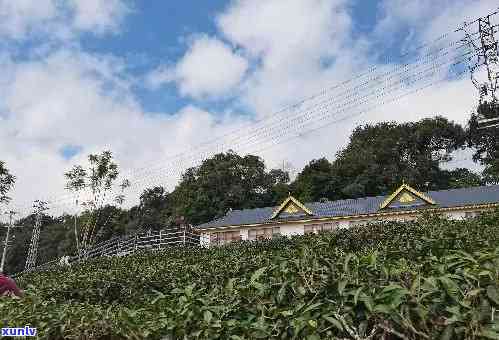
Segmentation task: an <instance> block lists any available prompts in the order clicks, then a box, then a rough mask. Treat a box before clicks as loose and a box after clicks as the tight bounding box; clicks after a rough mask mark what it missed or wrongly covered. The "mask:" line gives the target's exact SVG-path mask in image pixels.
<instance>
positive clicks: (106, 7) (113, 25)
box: [69, 0, 131, 33]
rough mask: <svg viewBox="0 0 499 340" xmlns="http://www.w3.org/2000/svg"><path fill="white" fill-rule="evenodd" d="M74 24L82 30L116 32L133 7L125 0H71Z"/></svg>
mask: <svg viewBox="0 0 499 340" xmlns="http://www.w3.org/2000/svg"><path fill="white" fill-rule="evenodd" d="M69 3H70V4H71V7H72V9H73V11H74V21H73V24H74V26H75V28H77V29H79V30H82V31H91V32H96V33H105V32H109V31H110V32H115V31H116V30H117V29H118V28H119V25H120V24H121V21H122V19H123V18H124V17H125V16H126V15H127V14H128V13H130V11H131V9H130V7H129V6H127V4H126V3H125V2H123V0H69Z"/></svg>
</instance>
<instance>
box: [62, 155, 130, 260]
mask: <svg viewBox="0 0 499 340" xmlns="http://www.w3.org/2000/svg"><path fill="white" fill-rule="evenodd" d="M88 160H89V163H90V166H89V167H88V168H87V169H85V168H84V167H82V166H81V165H75V166H73V168H72V169H71V170H70V171H69V172H67V173H65V177H66V179H67V183H66V189H68V190H70V191H72V192H74V193H75V194H76V195H77V196H78V195H79V194H81V193H82V192H83V193H84V194H87V197H88V198H87V199H84V200H83V202H81V203H80V204H81V206H82V207H83V208H84V210H85V212H84V214H82V217H83V223H82V224H83V225H82V227H81V230H80V233H79V234H80V235H81V236H78V235H76V240H77V244H80V246H81V249H80V250H82V251H86V250H88V248H89V247H91V246H92V245H93V244H94V243H95V240H96V233H97V232H99V230H100V229H103V228H105V227H106V226H107V224H108V223H109V221H110V220H111V218H112V217H113V216H114V214H109V215H107V216H106V218H105V219H103V218H102V216H101V215H102V214H103V212H104V211H105V209H104V208H105V207H107V206H109V205H112V204H110V203H109V200H110V196H111V195H113V194H115V193H114V192H113V184H114V183H115V182H116V180H117V179H118V175H119V169H118V165H117V164H116V163H114V162H113V156H112V154H111V152H110V151H104V152H102V154H100V155H98V154H91V155H89V156H88ZM129 186H130V182H129V181H128V180H126V179H125V180H123V181H122V182H121V184H120V185H119V188H120V193H119V194H117V195H116V194H115V195H114V203H116V204H118V205H120V206H121V205H122V204H123V202H124V199H125V196H124V194H123V193H124V190H125V189H126V188H128V187H129ZM77 201H78V200H77ZM108 211H109V209H108ZM100 233H101V234H102V233H103V231H102V230H100ZM80 238H81V240H80ZM80 241H81V242H80Z"/></svg>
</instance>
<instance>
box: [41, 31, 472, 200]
mask: <svg viewBox="0 0 499 340" xmlns="http://www.w3.org/2000/svg"><path fill="white" fill-rule="evenodd" d="M449 36H450V33H446V34H444V35H442V36H440V37H439V38H437V39H435V40H434V41H432V42H429V43H426V44H424V45H422V46H420V47H418V48H416V49H415V50H419V49H422V48H423V47H427V46H434V45H436V44H437V43H438V44H440V43H441V42H442V41H444V39H446V38H447V37H449ZM458 43H459V41H453V42H450V43H448V44H447V45H444V46H438V47H437V48H435V49H434V50H432V51H430V52H428V53H426V54H424V55H422V56H419V57H418V58H417V59H416V61H413V62H412V63H405V64H403V65H398V66H397V67H395V68H393V69H391V70H389V71H387V72H385V73H382V74H381V75H377V76H374V77H371V78H370V79H367V80H365V81H364V82H363V83H360V84H357V85H356V86H355V87H353V88H349V89H346V90H344V91H342V92H340V93H338V94H335V96H332V95H331V92H332V91H333V90H337V89H340V88H344V87H345V85H346V84H350V83H355V82H356V81H361V80H362V79H363V78H364V77H366V76H369V75H371V74H373V73H374V72H375V70H376V69H377V68H380V67H379V66H376V67H372V68H370V69H368V70H367V71H365V72H363V73H360V74H359V75H357V76H355V77H352V78H350V79H348V80H345V81H343V82H342V83H340V84H337V85H335V86H333V87H329V88H327V89H324V90H323V91H321V92H320V93H318V94H316V95H314V96H311V97H308V98H305V99H304V100H302V101H300V102H299V103H297V104H295V105H292V106H288V107H286V108H284V109H283V110H280V111H278V112H277V113H275V114H274V115H267V116H264V117H263V118H262V119H260V120H257V121H256V122H255V123H252V125H251V126H252V127H253V129H252V130H250V131H249V133H247V134H238V132H239V131H241V130H243V129H244V127H242V128H239V129H237V130H234V131H231V132H229V133H227V134H225V135H222V136H219V137H216V138H214V139H213V140H212V141H209V142H207V143H201V144H199V145H197V146H195V147H193V148H191V149H190V151H192V150H197V149H201V152H199V153H197V154H194V155H193V154H190V153H189V152H183V153H179V154H177V155H174V156H171V157H168V158H167V159H168V160H172V161H173V160H178V162H172V164H173V165H174V166H171V164H170V166H169V169H168V171H167V172H166V173H164V174H163V176H161V177H163V178H164V177H165V176H166V175H170V174H172V173H177V172H179V171H181V168H182V166H181V165H182V164H183V163H187V162H189V161H196V160H200V159H201V160H202V159H203V158H204V157H207V156H208V155H210V154H211V153H212V152H213V150H212V149H210V148H209V147H208V146H210V145H211V143H212V142H213V141H219V140H222V142H223V139H224V138H225V137H227V136H230V135H234V134H235V135H236V137H235V139H233V140H231V141H230V142H234V141H240V142H239V143H237V144H235V145H233V146H238V147H241V148H242V149H243V150H244V149H245V148H246V149H252V148H253V147H255V146H259V145H261V144H263V143H262V140H263V142H264V143H270V144H271V145H272V143H273V142H274V141H277V142H279V139H280V138H283V137H285V136H286V134H287V133H288V134H289V132H290V131H293V129H295V130H296V129H297V128H300V129H302V130H303V129H304V127H306V126H307V124H313V123H314V119H316V120H315V122H316V121H319V122H322V121H324V120H327V119H329V118H330V117H331V114H328V111H327V110H329V109H330V106H331V105H332V102H333V101H334V102H336V101H337V102H341V101H344V102H343V103H342V105H337V106H336V107H335V108H336V109H337V110H339V112H345V111H346V110H348V109H352V108H354V107H355V106H356V105H357V106H358V105H361V104H362V105H364V104H366V103H367V102H369V101H370V100H378V99H379V98H383V96H384V95H386V94H387V93H390V91H396V90H400V88H401V87H402V88H403V85H404V84H402V82H401V81H399V82H398V83H399V85H400V86H401V87H397V83H396V82H394V83H391V84H389V85H385V86H384V87H381V88H379V89H376V86H379V83H380V82H381V83H382V82H383V81H385V82H387V81H388V80H390V79H395V78H397V77H398V78H400V77H402V76H403V75H407V74H408V73H409V72H410V71H411V70H415V69H417V68H418V67H422V66H424V65H427V64H430V63H432V62H434V63H436V61H437V60H439V59H440V58H443V57H445V56H447V55H452V53H453V52H454V51H457V50H458V49H460V48H462V47H463V45H462V46H457V47H454V46H456V45H457V44H458ZM409 53H414V52H408V54H409ZM445 66H448V64H446V63H442V64H438V65H436V66H435V67H434V68H432V67H430V68H429V69H425V70H423V71H422V72H423V75H424V72H426V71H427V72H428V75H427V76H428V77H430V76H431V74H433V73H432V72H435V71H436V70H438V69H439V68H440V67H445ZM416 75H417V74H416ZM409 78H410V77H405V78H404V79H405V80H409ZM421 79H425V77H421V78H419V80H421ZM369 90H371V91H370V92H368V93H367V94H366V95H364V97H360V96H359V94H362V93H364V94H365V92H366V91H369ZM356 96H357V97H356ZM320 98H325V99H324V100H322V101H320V102H318V103H317V102H313V101H314V100H318V99H320ZM348 99H351V100H349V101H347V100H348ZM360 99H365V101H360ZM308 103H311V105H310V106H308V107H307V108H305V109H304V108H303V106H304V104H308ZM298 109H299V110H298ZM289 111H291V112H292V113H291V116H290V117H291V119H288V120H286V121H285V124H284V125H283V124H282V122H279V119H280V118H281V117H283V116H285V115H288V116H289V115H290V114H289ZM336 113H338V111H336ZM353 116H355V115H352V116H350V117H344V118H341V119H342V120H344V119H350V118H352V117H353ZM288 118H289V117H288ZM268 120H273V121H274V122H273V123H271V124H267V125H263V127H261V128H258V127H257V126H258V124H262V123H264V122H266V121H268ZM309 122H311V123H309ZM279 123H281V124H279ZM324 126H327V124H326V125H323V126H319V127H318V129H319V128H323V127H324ZM262 130H263V131H262ZM300 133H301V134H303V133H308V132H303V131H300ZM296 137H297V136H295V135H293V136H292V137H291V138H296ZM248 142H252V143H248ZM225 145H226V144H222V147H224V146H225ZM203 147H205V149H203ZM219 147H220V146H217V148H219ZM261 149H266V147H265V146H264V147H263V148H261ZM257 150H260V149H257ZM157 163H158V162H157V161H156V164H157ZM178 163H180V164H178ZM144 170H145V171H144ZM164 170H165V167H164V166H155V167H142V168H138V169H133V170H130V171H128V174H134V173H135V174H136V176H137V175H138V174H141V173H144V172H145V174H149V175H145V176H144V175H143V176H141V177H138V176H137V177H138V181H136V184H135V185H134V186H136V187H138V186H139V185H140V184H141V183H142V184H144V183H145V182H147V181H148V180H149V181H151V180H150V178H151V177H153V176H154V172H157V171H164ZM124 173H125V174H127V172H124ZM155 179H159V178H158V176H156V178H155ZM66 197H67V198H66ZM70 200H71V201H74V198H72V195H67V196H63V197H60V196H59V197H55V198H54V199H53V200H51V206H54V207H55V206H68V203H67V202H68V201H70Z"/></svg>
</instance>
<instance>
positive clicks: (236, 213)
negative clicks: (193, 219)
mask: <svg viewBox="0 0 499 340" xmlns="http://www.w3.org/2000/svg"><path fill="white" fill-rule="evenodd" d="M497 206H499V185H494V186H481V187H470V188H462V189H451V190H440V191H430V192H427V193H422V192H419V191H417V190H415V189H413V188H411V187H410V186H409V185H407V184H404V185H402V186H401V187H399V188H398V189H397V190H396V191H395V192H394V193H392V194H391V195H389V196H376V197H365V198H358V199H348V200H340V201H332V202H331V201H326V202H313V203H305V204H303V203H301V202H300V201H298V200H297V199H296V198H294V197H292V196H289V197H288V198H287V199H286V200H285V201H284V202H283V203H282V204H281V205H280V206H278V207H266V208H258V209H244V210H231V211H229V212H228V213H227V214H226V215H225V216H223V217H221V218H219V219H216V220H213V221H211V222H208V223H205V224H201V225H198V226H197V227H196V228H197V230H198V231H199V233H200V234H201V243H202V244H204V245H210V244H223V243H227V242H232V241H235V240H255V239H261V238H272V237H274V236H275V235H289V236H290V235H303V234H307V233H317V232H319V231H330V230H333V229H336V228H348V227H350V226H353V225H360V224H365V223H368V222H375V221H393V220H398V221H409V220H412V219H415V218H416V217H417V215H418V214H420V213H421V212H423V211H432V212H437V213H441V214H444V215H445V216H447V217H448V218H451V219H463V218H470V217H474V216H477V215H478V214H480V213H481V212H483V211H487V210H492V209H494V208H495V207H497Z"/></svg>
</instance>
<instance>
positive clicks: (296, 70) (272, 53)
mask: <svg viewBox="0 0 499 340" xmlns="http://www.w3.org/2000/svg"><path fill="white" fill-rule="evenodd" d="M345 3H346V2H345V1H343V0H313V1H308V0H290V1H279V0H270V1H265V2H260V1H235V2H233V4H232V6H231V7H229V9H228V10H227V11H226V12H225V13H223V14H222V15H220V16H219V17H218V20H217V22H218V26H219V28H220V30H221V32H222V33H223V34H224V36H225V37H226V38H227V39H229V40H230V41H232V42H233V43H234V44H236V45H237V46H240V47H241V48H243V49H244V51H246V52H247V53H248V54H249V55H251V56H253V58H254V59H255V60H256V63H257V65H258V67H257V68H256V71H255V72H253V73H252V74H251V75H250V76H249V77H248V80H247V81H246V82H245V84H244V88H245V94H244V96H243V97H242V98H241V99H242V101H243V102H244V103H245V104H246V105H248V106H249V107H251V108H252V109H253V110H254V111H255V112H257V114H260V115H261V114H263V113H265V114H268V113H269V112H272V111H274V110H276V109H278V108H279V107H281V106H283V105H286V104H290V103H291V102H292V101H296V99H297V98H302V97H306V96H307V95H308V94H311V93H313V92H316V91H318V90H319V89H320V88H321V87H322V86H324V84H325V79H328V80H329V82H331V81H332V79H331V71H330V70H329V69H330V68H331V67H326V68H324V67H323V65H324V61H330V62H332V63H333V66H332V67H334V65H343V66H345V67H344V68H343V71H344V72H346V73H348V71H349V68H350V67H351V66H352V65H354V64H355V63H356V62H357V60H355V59H353V60H350V59H351V57H352V55H351V53H350V50H344V49H343V45H344V44H345V42H347V41H348V40H349V30H350V25H351V22H350V21H351V20H350V17H349V15H348V13H347V9H346V8H345ZM347 60H348V62H347V63H344V62H343V61H347ZM352 61H353V63H352ZM341 74H344V73H343V72H341V71H340V72H338V73H336V74H335V76H336V77H338V76H339V75H341Z"/></svg>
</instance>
